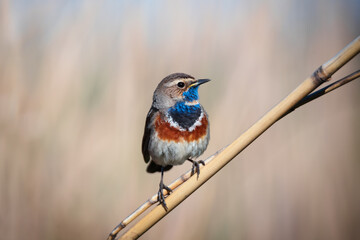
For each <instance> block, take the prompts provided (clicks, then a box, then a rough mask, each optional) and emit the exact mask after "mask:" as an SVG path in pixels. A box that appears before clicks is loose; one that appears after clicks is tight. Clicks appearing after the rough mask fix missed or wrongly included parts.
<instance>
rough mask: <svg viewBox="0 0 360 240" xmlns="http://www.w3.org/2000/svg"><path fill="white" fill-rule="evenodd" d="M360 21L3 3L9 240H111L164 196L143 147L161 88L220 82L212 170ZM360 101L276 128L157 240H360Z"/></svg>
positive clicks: (194, 4) (3, 201) (3, 171)
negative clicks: (175, 80) (180, 82)
mask: <svg viewBox="0 0 360 240" xmlns="http://www.w3.org/2000/svg"><path fill="white" fill-rule="evenodd" d="M359 12H360V2H359V1H354V0H330V1H310V0H306V1H300V0H299V1H280V0H273V1H262V0H259V1H212V0H208V1H171V3H170V2H168V1H157V2H153V1H59V0H51V1H40V0H33V1H27V0H13V1H10V0H2V1H0V233H1V237H0V238H1V239H7V240H12V239H22V238H26V239H27V240H33V239H34V240H35V239H59V240H60V239H105V238H106V237H107V235H108V234H109V232H110V231H111V230H112V229H113V228H114V227H115V226H116V225H117V224H118V223H119V222H120V221H121V220H122V219H124V218H125V217H126V216H128V215H129V214H130V213H131V212H133V210H135V209H136V208H137V207H138V206H139V205H140V204H142V203H143V202H144V201H146V200H147V199H148V198H149V197H150V196H152V195H153V194H155V193H156V191H157V190H158V183H159V179H160V174H148V173H146V172H145V168H146V165H145V163H144V161H143V159H142V155H141V150H140V146H141V139H142V133H143V127H144V123H145V118H146V114H147V111H148V110H149V108H150V105H151V101H152V93H153V91H154V89H155V88H156V86H157V84H158V82H159V81H160V80H161V79H162V78H164V77H165V76H166V75H168V74H170V73H173V72H185V73H188V74H191V75H193V76H195V77H197V78H210V79H212V81H211V82H210V83H208V84H206V85H203V86H202V87H201V88H200V98H201V103H202V105H203V106H204V107H205V108H206V110H207V112H208V114H209V116H210V121H211V141H210V144H209V147H208V150H207V151H206V152H205V153H204V155H203V156H202V158H206V157H208V156H210V155H212V154H213V153H214V152H216V151H217V150H218V149H220V148H222V147H223V146H225V145H227V144H229V143H231V142H232V141H233V140H235V139H236V138H237V137H238V136H239V135H240V134H241V133H242V132H244V131H245V130H246V129H247V128H249V127H250V126H251V125H252V124H253V123H254V122H255V121H256V120H258V119H259V118H260V117H261V116H262V115H264V114H265V113H266V112H267V111H268V110H270V108H271V107H272V106H274V105H275V104H277V103H278V102H279V101H280V100H281V99H282V98H284V97H285V96H286V95H287V94H288V93H289V92H290V91H292V90H293V89H294V88H295V87H296V86H297V85H299V84H300V83H301V82H302V81H303V80H304V79H305V78H306V77H307V76H309V75H310V74H311V73H312V72H313V71H314V70H315V69H316V68H317V67H318V66H320V65H321V64H323V63H324V62H326V61H327V60H329V59H330V58H331V57H333V56H334V55H335V54H336V53H337V52H338V51H339V50H341V49H342V48H343V47H345V46H346V45H347V44H348V43H349V42H350V41H352V40H353V39H354V38H355V37H357V35H359V33H360V24H359V23H360V15H359ZM359 59H360V58H359V57H356V58H355V59H354V60H353V61H351V62H350V63H349V64H348V66H346V67H345V68H344V69H342V70H341V71H339V73H337V74H335V75H334V77H333V80H336V79H338V78H340V77H342V76H345V75H346V74H349V73H351V72H352V71H355V70H358V68H359V66H360V60H359ZM359 90H360V83H359V81H355V82H352V83H350V84H348V85H346V86H344V87H341V88H340V89H338V90H336V91H334V92H332V93H330V94H328V95H326V96H324V97H322V98H321V99H319V100H316V101H314V102H311V103H310V104H307V105H305V106H303V107H301V108H300V109H298V110H296V111H295V112H293V113H291V114H290V115H289V116H287V117H286V118H284V119H282V120H281V121H280V122H278V123H276V124H275V125H274V126H273V127H271V129H269V130H268V131H267V132H266V133H265V134H263V135H262V136H261V137H260V138H259V139H257V140H256V141H255V142H254V143H253V144H252V145H250V146H249V147H248V148H247V149H246V150H245V151H243V152H242V153H241V154H240V155H239V156H238V157H237V158H235V159H234V160H233V161H232V162H231V163H230V164H229V165H227V166H226V167H225V168H224V169H223V170H222V171H220V172H219V173H218V174H217V175H216V176H215V177H213V178H212V179H211V180H210V181H208V182H207V183H206V184H205V185H203V187H202V188H201V189H199V190H198V191H196V192H195V193H194V194H193V195H192V196H190V197H189V198H188V199H187V200H186V201H185V202H183V204H181V205H180V206H179V207H178V208H176V209H175V210H174V211H173V212H171V213H170V214H169V215H168V216H166V217H165V218H164V219H163V220H162V221H160V222H159V223H158V224H157V225H155V226H154V227H153V228H152V229H151V230H149V231H148V232H147V233H146V234H144V235H143V239H175V240H176V239H255V240H257V239H259V240H260V239H261V240H262V239H264V240H265V239H284V240H285V239H360V228H359V226H360V188H359V182H360V175H359V171H360V162H359V159H360V148H359V141H360V121H359V119H360V109H359V101H360V95H359ZM190 167H191V164H190V163H188V164H186V163H185V164H184V165H183V166H179V167H175V168H173V170H172V171H170V172H167V173H166V174H165V183H167V184H169V183H170V182H171V181H173V180H174V179H175V178H177V177H178V176H179V175H180V174H182V173H183V172H185V171H187V170H189V169H190Z"/></svg>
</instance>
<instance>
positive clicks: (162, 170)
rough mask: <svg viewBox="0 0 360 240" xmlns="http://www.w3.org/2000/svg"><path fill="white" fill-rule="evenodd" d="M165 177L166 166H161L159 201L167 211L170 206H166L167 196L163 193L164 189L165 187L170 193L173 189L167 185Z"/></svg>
mask: <svg viewBox="0 0 360 240" xmlns="http://www.w3.org/2000/svg"><path fill="white" fill-rule="evenodd" d="M163 178H164V167H161V179H160V184H159V191H158V201H159V203H160V204H161V205H162V206H163V207H164V209H165V211H167V210H168V207H167V206H166V203H165V196H164V193H163V189H165V190H166V191H167V192H168V194H170V193H171V192H172V190H171V188H169V187H168V186H166V185H165V184H164V182H163Z"/></svg>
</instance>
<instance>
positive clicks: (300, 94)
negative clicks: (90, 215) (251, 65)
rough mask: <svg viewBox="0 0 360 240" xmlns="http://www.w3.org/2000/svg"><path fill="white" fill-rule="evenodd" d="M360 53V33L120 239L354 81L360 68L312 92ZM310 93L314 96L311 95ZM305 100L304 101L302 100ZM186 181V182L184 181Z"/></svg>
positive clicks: (132, 234) (150, 223)
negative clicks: (299, 111)
mask: <svg viewBox="0 0 360 240" xmlns="http://www.w3.org/2000/svg"><path fill="white" fill-rule="evenodd" d="M359 52H360V36H358V37H357V38H356V39H355V40H354V41H352V42H351V43H350V44H348V45H347V46H346V47H345V48H344V49H343V50H341V51H340V52H339V53H338V54H337V55H336V56H335V57H333V58H332V59H330V60H329V61H327V62H326V63H324V64H323V65H322V66H320V67H319V68H318V69H317V70H316V71H315V72H314V73H313V74H312V75H311V76H309V77H308V78H307V79H306V80H305V81H304V82H303V83H302V84H300V85H299V86H298V87H297V88H296V89H295V90H294V91H293V92H292V93H290V94H289V95H288V96H287V97H286V98H285V99H284V100H282V101H281V102H280V103H279V104H278V105H276V106H275V107H274V108H273V109H271V110H270V111H269V112H268V113H267V114H266V115H265V116H264V117H262V118H261V119H260V120H259V121H258V122H256V123H255V124H254V125H253V126H252V127H250V128H249V129H248V130H247V131H246V132H245V133H244V134H242V135H241V136H240V137H239V138H238V139H236V140H235V141H234V142H233V143H232V144H230V145H229V146H228V147H226V148H225V149H224V150H223V151H220V152H219V153H218V154H215V155H213V156H212V157H210V158H209V159H207V160H206V166H204V167H202V169H201V174H200V176H199V178H197V177H195V176H190V172H187V173H185V174H184V175H182V176H181V177H180V178H178V179H177V180H175V181H174V182H173V183H172V184H171V185H170V187H171V188H172V189H174V188H176V190H174V192H173V193H172V194H171V195H169V196H168V197H167V198H166V203H167V206H168V208H169V210H168V211H165V210H164V208H163V207H162V206H161V205H158V206H156V207H155V208H154V209H153V210H152V211H151V212H149V213H148V214H147V215H145V216H144V217H143V218H142V219H140V220H139V222H137V223H136V224H135V225H134V226H133V227H132V228H130V229H129V230H128V231H127V232H126V233H125V234H124V235H122V236H121V237H120V239H136V238H138V237H140V236H141V235H142V234H143V233H145V232H146V231H147V230H148V229H149V228H151V227H152V226H153V225H154V224H155V223H157V222H158V221H159V220H161V219H162V218H163V217H164V216H165V215H166V214H168V213H169V212H170V211H171V210H173V209H174V208H175V207H176V206H177V205H179V204H180V203H181V202H182V201H184V200H185V199H186V198H187V197H188V196H189V195H191V194H192V193H193V192H194V191H195V190H196V189H198V188H199V187H200V186H201V185H202V184H204V183H205V182H206V181H207V180H208V179H210V178H211V177H212V176H213V175H215V174H216V173H217V172H218V171H219V170H220V169H221V168H223V167H224V166H225V165H226V164H227V163H229V162H230V161H231V160H232V159H233V158H234V157H236V156H237V155H238V154H239V153H240V152H241V151H242V150H244V149H245V148H246V147H247V146H248V145H249V144H251V143H252V142H253V141H254V140H255V139H256V138H258V137H259V136H260V135H261V134H262V133H263V132H265V131H266V130H267V129H268V128H269V127H271V126H272V125H273V124H274V123H275V122H277V121H278V120H279V119H281V118H282V117H283V116H285V115H286V114H288V113H289V112H291V111H292V110H294V109H295V108H297V107H299V106H301V105H303V104H305V103H307V102H309V101H311V100H313V99H315V98H317V97H319V96H322V95H324V94H326V93H328V92H330V91H332V90H334V89H336V88H338V87H340V86H342V85H344V84H346V83H348V82H349V81H351V80H354V79H356V78H357V77H359V71H357V72H354V73H352V74H350V75H348V76H347V77H345V78H343V79H340V80H339V81H337V82H335V83H334V84H331V85H329V86H327V87H325V88H323V89H321V90H319V91H318V92H315V93H313V94H310V93H311V92H312V91H313V90H314V89H316V88H317V87H318V86H320V85H321V84H322V83H324V82H326V81H327V80H328V79H329V78H330V77H331V76H332V75H333V74H334V73H335V72H336V71H338V70H339V69H340V68H341V67H342V66H344V65H345V64H346V63H347V62H348V61H350V60H351V59H352V58H353V57H354V56H356V55H357V54H358V53H359ZM309 94H310V95H309ZM302 99H304V100H302ZM182 183H183V184H182ZM154 202H156V195H154V196H153V197H152V198H150V199H149V200H148V201H147V202H145V203H144V204H143V205H141V206H140V207H139V208H138V209H137V210H136V211H135V212H134V213H132V214H131V215H130V216H129V217H128V218H126V219H125V220H124V221H122V222H121V223H120V224H119V225H118V226H117V227H116V228H115V229H114V230H113V231H112V232H111V233H110V235H109V237H108V239H114V238H115V237H116V234H117V233H118V232H119V231H120V230H121V229H123V228H124V227H125V226H126V225H127V224H129V223H130V222H131V221H133V220H134V219H136V218H137V217H138V216H139V215H140V214H141V213H143V212H144V211H145V210H146V209H148V208H149V207H150V206H151V205H152V204H153V203H154Z"/></svg>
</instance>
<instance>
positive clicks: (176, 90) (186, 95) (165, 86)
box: [153, 73, 210, 109]
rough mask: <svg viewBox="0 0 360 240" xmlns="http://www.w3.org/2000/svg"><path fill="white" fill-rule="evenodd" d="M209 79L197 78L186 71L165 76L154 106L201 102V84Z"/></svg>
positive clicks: (162, 107)
mask: <svg viewBox="0 0 360 240" xmlns="http://www.w3.org/2000/svg"><path fill="white" fill-rule="evenodd" d="M208 81H210V80H209V79H195V78H194V77H192V76H190V75H188V74H185V73H173V74H171V75H169V76H167V77H165V78H164V79H163V80H162V81H161V82H160V83H159V85H158V86H157V88H156V90H155V92H154V97H153V106H154V107H156V108H158V109H166V108H170V107H173V106H174V105H175V104H176V103H178V102H184V103H185V104H187V105H197V104H199V102H198V100H199V93H198V89H199V86H200V85H201V84H203V83H206V82H208Z"/></svg>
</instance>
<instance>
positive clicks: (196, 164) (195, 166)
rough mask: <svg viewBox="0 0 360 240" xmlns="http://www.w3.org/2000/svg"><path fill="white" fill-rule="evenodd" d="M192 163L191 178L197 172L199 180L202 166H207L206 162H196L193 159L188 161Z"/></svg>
mask: <svg viewBox="0 0 360 240" xmlns="http://www.w3.org/2000/svg"><path fill="white" fill-rule="evenodd" d="M188 160H189V161H190V162H192V164H193V165H192V168H191V176H192V175H194V173H195V171H196V174H197V178H199V175H200V164H202V165H203V166H205V162H204V161H203V160H200V161H195V160H192V159H188Z"/></svg>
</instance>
